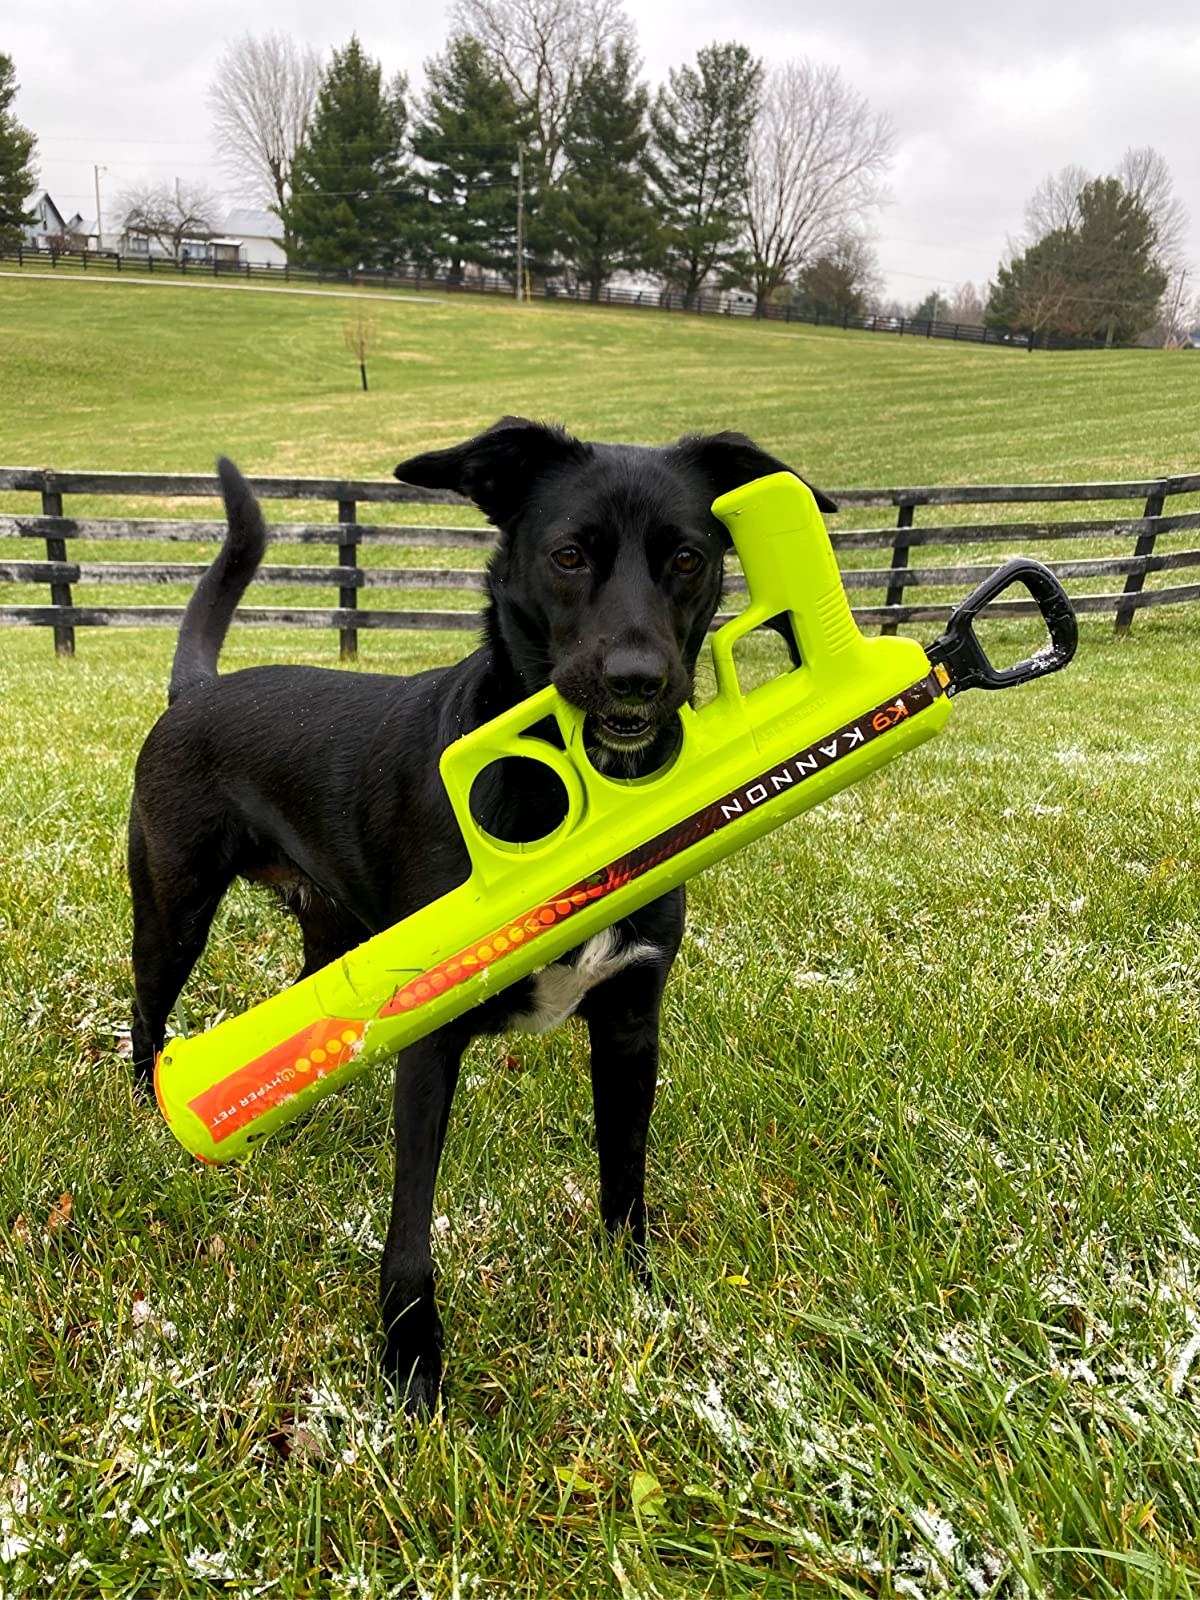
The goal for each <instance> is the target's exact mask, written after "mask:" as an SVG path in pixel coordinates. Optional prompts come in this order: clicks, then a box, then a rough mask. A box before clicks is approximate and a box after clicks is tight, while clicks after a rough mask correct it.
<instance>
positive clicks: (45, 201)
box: [33, 189, 67, 228]
mask: <svg viewBox="0 0 1200 1600" xmlns="http://www.w3.org/2000/svg"><path fill="white" fill-rule="evenodd" d="M33 203H34V206H35V207H36V208H37V209H38V210H41V209H42V207H43V206H44V207H45V208H46V210H47V212H53V213H54V215H55V217H57V218H58V226H59V228H65V227H66V225H67V223H66V218H65V217H64V216H63V214H62V212H61V211H60V210H59V209H58V207H57V206H56V205H55V204H54V201H53V199H52V198H51V195H50V191H49V189H42V190H40V191H39V193H38V197H37V199H36V200H35V201H34V202H33Z"/></svg>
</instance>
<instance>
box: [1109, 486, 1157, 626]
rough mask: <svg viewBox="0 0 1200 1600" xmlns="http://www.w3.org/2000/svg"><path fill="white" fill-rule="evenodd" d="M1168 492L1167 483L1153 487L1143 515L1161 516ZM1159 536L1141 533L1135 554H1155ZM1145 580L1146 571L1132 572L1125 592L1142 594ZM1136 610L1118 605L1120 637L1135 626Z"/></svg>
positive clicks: (1155, 532) (1155, 533)
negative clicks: (1155, 544)
mask: <svg viewBox="0 0 1200 1600" xmlns="http://www.w3.org/2000/svg"><path fill="white" fill-rule="evenodd" d="M1167 494H1168V489H1167V485H1166V484H1165V483H1163V484H1160V485H1159V486H1158V488H1157V489H1152V490H1151V492H1150V494H1149V496H1148V498H1147V500H1146V507H1145V510H1144V511H1143V512H1142V515H1143V517H1161V516H1162V513H1163V504H1164V502H1165V501H1166V498H1167ZM1157 537H1158V533H1157V530H1154V531H1152V532H1150V533H1139V534H1138V538H1137V543H1136V544H1135V545H1134V547H1133V553H1134V555H1135V556H1148V555H1153V553H1154V541H1155V539H1157ZM1145 581H1146V574H1145V572H1144V571H1142V572H1131V573H1130V574H1129V576H1128V577H1127V578H1126V579H1125V589H1124V593H1125V594H1140V593H1141V591H1142V585H1143V584H1144V583H1145ZM1136 610H1137V607H1136V606H1134V605H1129V604H1124V605H1118V606H1117V617H1116V621H1115V622H1114V624H1113V632H1114V633H1116V634H1117V635H1118V636H1119V637H1122V638H1123V637H1124V636H1125V634H1127V633H1128V632H1129V630H1130V628H1131V627H1132V626H1133V614H1134V612H1135V611H1136Z"/></svg>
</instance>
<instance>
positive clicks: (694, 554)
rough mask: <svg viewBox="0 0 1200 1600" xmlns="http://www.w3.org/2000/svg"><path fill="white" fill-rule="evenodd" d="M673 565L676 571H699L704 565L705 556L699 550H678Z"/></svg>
mask: <svg viewBox="0 0 1200 1600" xmlns="http://www.w3.org/2000/svg"><path fill="white" fill-rule="evenodd" d="M672 565H673V566H674V568H675V571H676V572H684V573H687V572H699V570H700V568H701V567H702V566H703V565H704V557H703V556H702V555H701V554H700V552H699V550H677V551H676V552H675V560H674V562H673V563H672Z"/></svg>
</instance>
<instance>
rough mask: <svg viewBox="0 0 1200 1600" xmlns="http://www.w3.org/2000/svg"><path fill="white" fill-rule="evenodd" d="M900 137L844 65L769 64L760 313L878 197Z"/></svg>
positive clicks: (752, 238) (754, 248) (753, 234)
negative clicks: (854, 84) (844, 70)
mask: <svg viewBox="0 0 1200 1600" xmlns="http://www.w3.org/2000/svg"><path fill="white" fill-rule="evenodd" d="M894 145H895V133H894V132H893V129H892V125H891V122H890V120H889V119H888V118H887V117H886V116H885V115H882V114H878V113H875V112H873V111H872V110H871V108H870V107H869V106H868V104H867V102H866V100H865V99H864V98H863V97H862V95H860V94H859V93H858V91H857V90H856V89H852V88H851V87H850V85H849V84H847V83H846V82H844V80H843V79H842V76H841V73H840V72H839V71H838V69H837V68H836V67H821V66H816V65H814V64H813V63H812V62H808V61H789V62H786V63H785V64H784V65H782V66H778V67H775V68H773V69H772V70H771V71H770V72H769V73H768V75H767V81H766V84H765V86H764V91H763V100H762V106H761V108H760V110H759V114H758V121H757V124H756V126H755V130H754V137H753V140H752V142H751V153H750V165H749V174H748V176H749V183H748V192H747V206H746V211H747V226H746V245H747V251H748V254H749V256H750V259H751V266H750V274H751V278H752V280H753V283H754V292H755V296H756V299H757V301H758V309H759V313H760V314H761V313H762V311H763V310H764V309H765V307H766V304H767V302H768V300H769V299H770V297H771V295H772V294H773V293H774V291H775V290H776V289H778V288H779V287H780V285H781V284H783V283H786V282H787V280H788V279H789V278H790V277H792V276H793V275H794V274H795V273H796V272H797V271H798V270H799V269H800V268H801V267H802V266H803V265H804V264H805V262H807V261H808V260H809V259H811V258H812V257H813V256H814V255H818V254H820V253H821V252H822V251H824V250H826V249H828V248H830V247H831V246H832V245H833V242H834V241H835V239H836V238H837V237H838V236H839V235H840V234H842V233H843V232H845V231H846V230H847V229H854V228H855V227H856V226H858V225H860V224H861V223H862V222H863V220H864V219H865V217H866V214H867V212H868V211H870V210H871V208H872V207H874V206H877V205H879V204H880V202H881V200H882V198H883V178H884V174H885V172H886V170H887V167H888V164H889V162H890V161H891V157H892V150H893V147H894Z"/></svg>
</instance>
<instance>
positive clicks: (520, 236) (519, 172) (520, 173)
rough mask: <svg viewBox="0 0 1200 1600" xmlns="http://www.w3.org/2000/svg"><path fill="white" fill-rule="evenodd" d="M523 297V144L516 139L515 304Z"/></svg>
mask: <svg viewBox="0 0 1200 1600" xmlns="http://www.w3.org/2000/svg"><path fill="white" fill-rule="evenodd" d="M524 298H525V146H524V145H523V144H522V143H521V141H520V140H519V139H518V140H517V304H518V305H520V303H521V302H522V301H523V300H524Z"/></svg>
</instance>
